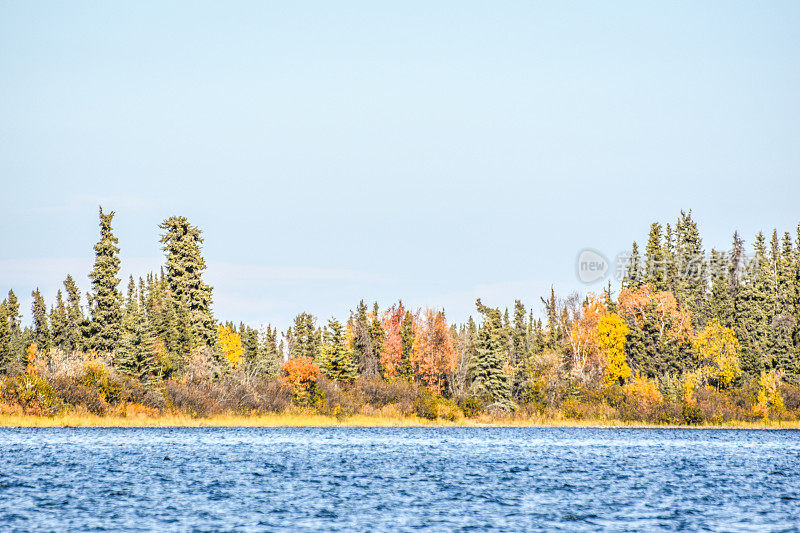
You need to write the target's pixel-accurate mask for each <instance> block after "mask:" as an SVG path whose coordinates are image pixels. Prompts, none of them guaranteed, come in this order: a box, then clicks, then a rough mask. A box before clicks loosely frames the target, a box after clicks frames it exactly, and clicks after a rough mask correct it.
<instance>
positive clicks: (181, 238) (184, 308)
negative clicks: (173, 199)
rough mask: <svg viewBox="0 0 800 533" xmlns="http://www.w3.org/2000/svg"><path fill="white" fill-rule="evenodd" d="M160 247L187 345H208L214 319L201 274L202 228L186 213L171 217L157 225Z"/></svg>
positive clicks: (215, 332)
mask: <svg viewBox="0 0 800 533" xmlns="http://www.w3.org/2000/svg"><path fill="white" fill-rule="evenodd" d="M158 227H159V228H160V229H162V230H164V233H163V234H162V235H161V241H160V242H161V243H162V244H163V245H164V246H163V248H162V249H163V250H164V251H165V252H166V254H167V265H166V266H167V275H166V283H167V286H168V287H169V291H170V294H171V297H172V299H173V300H174V302H175V303H176V305H177V309H176V311H177V315H178V318H179V321H183V318H182V317H185V320H186V322H187V323H188V326H189V332H188V333H189V338H190V345H191V346H192V347H194V346H200V345H205V346H210V345H212V344H213V343H214V342H215V339H216V335H217V330H216V321H215V320H214V316H213V314H212V313H211V291H212V289H211V287H210V286H209V285H207V284H206V283H205V282H204V281H203V279H202V274H203V271H204V270H205V268H206V262H205V260H204V259H203V256H202V254H201V251H200V245H201V244H202V243H203V238H202V236H201V234H202V232H201V231H200V230H199V229H198V228H196V227H195V226H192V225H191V224H189V221H188V220H187V219H186V218H185V217H178V216H176V217H171V218H168V219H166V220H165V221H164V222H162V223H161V224H160V225H159V226H158Z"/></svg>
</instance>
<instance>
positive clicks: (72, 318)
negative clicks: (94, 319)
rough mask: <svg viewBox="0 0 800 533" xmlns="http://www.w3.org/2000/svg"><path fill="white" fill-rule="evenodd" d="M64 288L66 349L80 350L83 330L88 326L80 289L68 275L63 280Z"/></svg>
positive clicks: (82, 347) (82, 342) (82, 344)
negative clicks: (65, 295) (65, 300)
mask: <svg viewBox="0 0 800 533" xmlns="http://www.w3.org/2000/svg"><path fill="white" fill-rule="evenodd" d="M64 289H65V290H66V292H67V302H66V306H67V319H66V339H67V348H66V349H67V351H80V350H83V349H84V344H85V342H84V332H85V330H86V329H87V326H88V323H87V322H86V319H85V317H84V316H83V307H81V291H80V289H78V284H77V283H75V280H74V279H72V276H70V275H67V279H65V280H64Z"/></svg>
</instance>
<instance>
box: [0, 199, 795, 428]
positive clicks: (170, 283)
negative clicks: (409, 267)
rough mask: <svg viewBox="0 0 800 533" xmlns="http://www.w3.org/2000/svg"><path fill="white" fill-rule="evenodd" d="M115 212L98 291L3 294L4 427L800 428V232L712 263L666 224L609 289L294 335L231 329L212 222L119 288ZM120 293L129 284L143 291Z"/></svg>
mask: <svg viewBox="0 0 800 533" xmlns="http://www.w3.org/2000/svg"><path fill="white" fill-rule="evenodd" d="M114 216H115V214H114V213H113V212H112V213H106V212H104V211H103V210H102V208H101V209H100V238H99V240H98V242H97V243H96V244H95V246H94V253H95V261H94V267H93V268H92V270H91V272H90V273H89V276H88V278H89V281H90V289H89V291H88V292H87V293H86V295H85V297H84V295H82V293H81V290H80V289H79V286H78V283H77V282H76V281H75V279H74V278H73V277H72V276H71V275H67V277H66V279H65V281H64V286H63V290H59V291H58V292H57V293H56V294H55V297H54V298H53V299H52V301H51V304H50V305H48V303H47V301H46V300H45V297H44V296H43V295H42V293H41V292H40V291H39V290H38V289H36V290H34V291H33V292H32V293H31V296H32V305H31V315H30V320H29V322H27V323H26V322H24V321H23V315H22V313H21V312H20V303H19V300H18V298H17V296H16V294H15V293H14V291H13V289H12V290H9V291H8V295H7V297H5V298H4V299H3V300H2V302H0V424H2V425H147V424H153V425H203V424H214V425H255V424H258V425H326V424H352V425H402V424H423V423H424V424H465V425H470V424H485V423H487V424H488V423H491V424H509V425H516V424H521V425H537V424H559V425H607V424H612V425H614V424H616V425H636V424H656V425H692V426H708V425H720V426H735V425H742V426H747V427H770V426H774V427H796V426H798V421H799V420H800V386H799V385H800V228H798V232H797V237H796V238H794V239H793V238H792V236H791V235H790V234H789V233H784V234H783V235H780V234H779V233H778V232H777V231H773V232H772V236H771V238H769V239H767V237H766V236H765V235H764V234H761V233H759V234H758V235H756V237H755V239H754V241H753V244H752V246H751V247H747V246H745V243H744V241H743V239H742V238H741V237H740V236H739V235H738V233H736V234H734V236H733V240H732V246H731V249H730V250H728V251H718V250H711V252H710V254H706V252H705V250H704V248H703V245H702V240H701V238H700V235H699V231H698V228H697V224H696V223H695V221H694V220H693V219H692V215H691V212H688V213H684V212H682V213H681V214H680V217H679V218H678V220H677V221H675V222H674V224H666V225H663V226H662V225H661V224H660V223H654V224H653V225H652V226H651V227H650V231H649V234H648V236H647V240H646V246H645V247H644V249H643V251H641V252H640V249H639V246H638V245H637V243H636V242H634V243H633V245H632V246H631V250H630V253H629V254H627V256H626V257H625V261H624V264H623V267H624V268H623V269H622V270H623V272H622V274H623V275H622V279H621V284H620V286H619V287H618V288H616V289H615V288H613V287H612V286H611V284H609V285H608V287H607V288H606V289H605V290H604V291H602V292H601V293H600V294H588V295H585V296H580V295H578V294H571V295H568V296H566V297H558V296H557V295H556V294H555V291H552V290H551V292H550V294H549V295H548V297H547V298H542V299H541V305H540V306H538V307H540V309H541V313H540V314H537V312H536V310H534V308H532V307H526V306H525V305H524V304H523V303H522V302H521V301H520V300H517V301H515V302H514V305H513V306H512V307H511V308H510V309H501V308H498V307H491V306H488V305H485V304H484V303H483V302H482V301H481V300H480V299H479V300H477V301H476V318H473V317H470V318H469V319H468V320H467V321H466V322H465V323H462V324H451V323H448V321H447V318H446V316H445V312H444V311H442V310H433V309H417V310H413V309H408V308H406V307H405V306H404V304H403V302H402V301H400V302H397V303H394V304H393V305H391V306H389V307H388V308H384V309H381V308H380V307H379V306H378V304H377V303H375V304H373V305H372V306H368V305H367V304H366V303H365V302H364V301H361V302H359V303H358V305H357V306H356V308H355V309H354V310H352V311H351V312H349V314H348V316H347V317H344V319H343V320H340V319H338V318H336V317H332V318H330V319H328V320H325V321H320V320H319V319H318V318H317V317H315V316H314V315H313V314H311V313H301V314H299V315H298V316H297V317H296V318H295V319H294V321H293V323H292V324H291V326H290V327H289V328H287V329H286V330H284V331H280V330H279V329H278V328H277V327H275V326H273V325H271V324H268V325H266V326H264V327H262V328H259V329H256V328H253V327H251V326H249V325H245V324H242V323H239V324H236V323H234V322H230V321H221V320H219V319H218V318H217V317H215V316H214V315H213V313H212V293H213V289H212V287H211V286H209V285H208V284H207V283H205V281H204V279H203V273H204V270H205V261H204V259H203V256H202V254H201V245H202V243H203V239H202V234H201V232H200V230H199V229H198V228H196V227H194V226H193V225H191V224H190V223H189V222H188V220H187V219H186V218H184V217H171V218H169V219H167V220H165V221H164V222H163V223H162V224H160V225H159V229H160V230H161V234H160V242H161V244H162V246H163V250H164V252H165V263H164V266H163V267H162V269H161V270H160V271H159V272H151V273H147V274H146V275H144V276H142V277H140V278H138V279H134V278H133V277H130V278H129V279H128V282H127V284H123V283H122V282H121V280H120V279H119V278H118V275H119V272H120V258H119V252H120V248H119V246H118V245H119V243H118V241H117V238H116V237H115V235H114V232H113V227H112V222H113V219H114ZM120 286H125V287H126V290H125V291H124V293H123V292H122V291H121V290H120Z"/></svg>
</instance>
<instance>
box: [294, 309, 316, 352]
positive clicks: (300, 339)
mask: <svg viewBox="0 0 800 533" xmlns="http://www.w3.org/2000/svg"><path fill="white" fill-rule="evenodd" d="M315 321H316V320H315V319H314V316H313V315H311V314H309V313H300V314H299V315H297V316H296V317H295V319H294V325H293V326H292V327H291V328H289V331H288V332H287V333H288V335H287V340H288V341H289V359H295V358H298V357H310V358H311V359H314V358H316V357H317V355H319V345H320V338H319V335H318V332H317V328H316V325H315Z"/></svg>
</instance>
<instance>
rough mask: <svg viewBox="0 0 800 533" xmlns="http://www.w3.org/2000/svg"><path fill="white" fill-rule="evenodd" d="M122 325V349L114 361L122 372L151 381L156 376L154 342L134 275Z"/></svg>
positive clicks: (130, 283)
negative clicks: (141, 304)
mask: <svg viewBox="0 0 800 533" xmlns="http://www.w3.org/2000/svg"><path fill="white" fill-rule="evenodd" d="M122 326H123V328H122V336H121V338H120V343H119V345H120V346H119V349H118V353H117V357H116V358H115V362H116V365H117V368H118V369H119V371H120V372H121V373H123V374H126V375H129V376H132V377H135V378H137V379H141V380H147V379H150V378H151V377H152V376H153V375H154V374H155V373H156V361H155V358H156V354H155V352H154V349H153V348H154V345H153V340H154V339H153V335H152V331H151V330H150V327H149V324H148V322H147V315H146V313H145V311H144V309H142V307H141V306H140V305H139V295H138V293H137V291H136V284H135V283H134V280H133V276H131V277H130V278H129V279H128V292H127V297H126V299H125V313H124V316H123V320H122Z"/></svg>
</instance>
